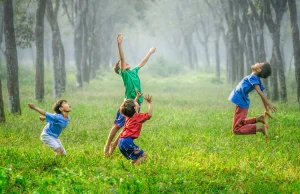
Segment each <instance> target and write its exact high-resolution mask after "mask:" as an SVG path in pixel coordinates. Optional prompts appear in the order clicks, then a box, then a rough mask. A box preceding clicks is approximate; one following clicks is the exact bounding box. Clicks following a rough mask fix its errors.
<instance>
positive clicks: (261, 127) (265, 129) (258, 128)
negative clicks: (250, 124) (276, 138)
mask: <svg viewBox="0 0 300 194" xmlns="http://www.w3.org/2000/svg"><path fill="white" fill-rule="evenodd" d="M267 128H268V127H267V125H265V124H264V125H263V126H257V127H256V131H257V132H262V134H263V135H264V136H265V138H266V140H267V139H268V133H267Z"/></svg>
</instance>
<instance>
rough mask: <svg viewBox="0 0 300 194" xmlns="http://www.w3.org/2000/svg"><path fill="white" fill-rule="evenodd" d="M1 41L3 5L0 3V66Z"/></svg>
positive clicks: (0, 63) (0, 61)
mask: <svg viewBox="0 0 300 194" xmlns="http://www.w3.org/2000/svg"><path fill="white" fill-rule="evenodd" d="M2 42H3V5H2V3H0V67H1V65H2V57H1V56H2V52H3V51H2V48H1V45H2Z"/></svg>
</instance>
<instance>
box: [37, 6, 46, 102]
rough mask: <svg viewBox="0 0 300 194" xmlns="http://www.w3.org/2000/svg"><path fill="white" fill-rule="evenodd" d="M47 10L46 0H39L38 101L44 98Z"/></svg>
mask: <svg viewBox="0 0 300 194" xmlns="http://www.w3.org/2000/svg"><path fill="white" fill-rule="evenodd" d="M45 10H46V0H39V1H38V8H37V10H36V26H35V45H36V62H35V63H36V64H35V99H36V100H37V101H38V102H42V101H43V100H44V93H45V91H44V17H45Z"/></svg>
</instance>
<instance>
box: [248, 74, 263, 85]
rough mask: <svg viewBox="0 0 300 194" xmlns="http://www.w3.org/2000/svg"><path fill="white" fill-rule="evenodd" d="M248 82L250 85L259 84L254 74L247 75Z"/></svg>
mask: <svg viewBox="0 0 300 194" xmlns="http://www.w3.org/2000/svg"><path fill="white" fill-rule="evenodd" d="M249 82H250V84H251V85H252V86H253V85H261V83H260V80H259V77H257V76H254V75H252V76H250V77H249Z"/></svg>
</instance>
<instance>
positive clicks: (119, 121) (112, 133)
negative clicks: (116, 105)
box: [104, 110, 125, 155]
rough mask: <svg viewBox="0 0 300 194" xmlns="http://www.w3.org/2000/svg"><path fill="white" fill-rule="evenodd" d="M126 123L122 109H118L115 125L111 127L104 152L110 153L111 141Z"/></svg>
mask: <svg viewBox="0 0 300 194" xmlns="http://www.w3.org/2000/svg"><path fill="white" fill-rule="evenodd" d="M124 124H125V117H124V116H123V115H122V114H121V113H120V110H118V111H117V114H116V119H115V121H114V126H113V127H112V128H111V130H110V132H109V135H108V138H107V141H106V144H105V146H104V154H105V155H109V148H110V145H111V142H112V141H113V139H114V137H115V135H116V133H117V132H118V130H119V129H120V128H122V127H123V126H124ZM117 143H118V142H117Z"/></svg>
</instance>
